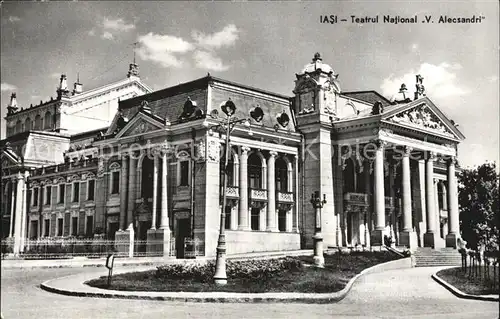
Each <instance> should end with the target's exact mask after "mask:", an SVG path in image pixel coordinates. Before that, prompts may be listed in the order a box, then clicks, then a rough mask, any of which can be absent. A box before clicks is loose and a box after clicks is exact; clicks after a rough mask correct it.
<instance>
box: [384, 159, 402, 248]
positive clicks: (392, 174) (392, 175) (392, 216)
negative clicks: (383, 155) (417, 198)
mask: <svg viewBox="0 0 500 319" xmlns="http://www.w3.org/2000/svg"><path fill="white" fill-rule="evenodd" d="M396 166H397V162H396V161H394V159H391V161H390V162H389V194H388V195H389V197H390V198H391V199H392V202H393V207H391V208H389V232H390V233H389V236H390V237H391V238H392V240H393V242H396V237H399V234H397V236H396V233H395V230H394V229H395V226H394V225H395V224H396V222H397V220H396V210H395V207H394V206H395V205H396V194H395V191H394V181H395V179H396ZM384 199H385V197H384ZM386 211H387V209H386ZM391 245H392V243H391Z"/></svg>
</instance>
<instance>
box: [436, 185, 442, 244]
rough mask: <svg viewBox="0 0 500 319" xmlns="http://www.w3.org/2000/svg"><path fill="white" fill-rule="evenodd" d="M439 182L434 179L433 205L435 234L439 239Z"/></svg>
mask: <svg viewBox="0 0 500 319" xmlns="http://www.w3.org/2000/svg"><path fill="white" fill-rule="evenodd" d="M438 187H439V180H437V179H434V203H435V205H436V219H435V220H436V228H435V229H436V234H437V236H438V237H441V210H440V209H439V192H438Z"/></svg>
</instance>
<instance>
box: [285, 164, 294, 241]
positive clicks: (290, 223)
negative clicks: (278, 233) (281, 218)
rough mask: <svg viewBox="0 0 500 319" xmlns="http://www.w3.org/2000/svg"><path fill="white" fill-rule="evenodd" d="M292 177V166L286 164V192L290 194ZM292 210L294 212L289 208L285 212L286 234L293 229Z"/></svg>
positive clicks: (292, 208)
mask: <svg viewBox="0 0 500 319" xmlns="http://www.w3.org/2000/svg"><path fill="white" fill-rule="evenodd" d="M293 177H294V174H293V166H292V164H291V163H289V164H288V175H287V178H288V183H287V187H288V188H287V191H288V192H291V193H293V185H294V183H293ZM294 206H295V205H294ZM293 210H294V207H291V208H290V209H288V210H287V211H286V226H285V231H286V232H291V231H292V229H293V213H292V212H293Z"/></svg>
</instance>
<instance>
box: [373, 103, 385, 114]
mask: <svg viewBox="0 0 500 319" xmlns="http://www.w3.org/2000/svg"><path fill="white" fill-rule="evenodd" d="M382 113H384V105H383V104H382V102H380V101H377V102H375V103H373V106H372V115H378V114H382Z"/></svg>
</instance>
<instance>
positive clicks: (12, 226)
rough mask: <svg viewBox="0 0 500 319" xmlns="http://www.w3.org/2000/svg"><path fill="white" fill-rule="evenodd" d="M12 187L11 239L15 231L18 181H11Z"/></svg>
mask: <svg viewBox="0 0 500 319" xmlns="http://www.w3.org/2000/svg"><path fill="white" fill-rule="evenodd" d="M10 185H11V188H10V189H11V195H12V196H11V201H10V225H9V237H12V232H13V230H14V213H15V211H14V209H15V203H16V189H15V186H16V180H15V179H11V181H10Z"/></svg>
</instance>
